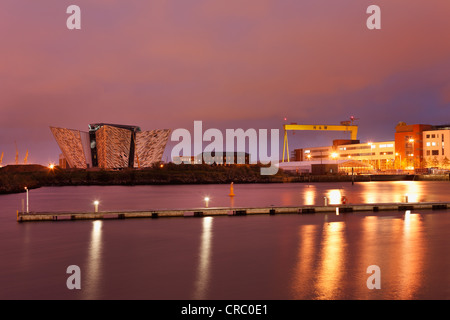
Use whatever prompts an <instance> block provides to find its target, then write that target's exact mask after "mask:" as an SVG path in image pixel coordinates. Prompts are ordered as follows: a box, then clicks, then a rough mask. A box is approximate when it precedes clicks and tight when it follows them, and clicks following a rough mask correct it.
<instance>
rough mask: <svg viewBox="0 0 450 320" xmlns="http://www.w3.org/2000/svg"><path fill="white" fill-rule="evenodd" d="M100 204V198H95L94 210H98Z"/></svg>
mask: <svg viewBox="0 0 450 320" xmlns="http://www.w3.org/2000/svg"><path fill="white" fill-rule="evenodd" d="M98 204H99V202H98V200H95V201H94V212H98Z"/></svg>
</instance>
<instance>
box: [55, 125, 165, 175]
mask: <svg viewBox="0 0 450 320" xmlns="http://www.w3.org/2000/svg"><path fill="white" fill-rule="evenodd" d="M50 130H51V131H52V133H53V136H54V137H55V139H56V142H57V143H58V145H59V147H60V149H61V152H62V154H63V158H60V162H61V163H63V162H64V161H65V162H66V164H67V166H68V167H70V168H79V169H87V168H96V167H99V168H103V169H120V168H143V167H150V166H152V165H153V164H154V163H157V162H160V161H161V158H162V155H163V153H164V149H165V146H166V144H167V140H168V139H169V134H170V131H171V130H168V129H161V130H151V131H141V129H140V128H139V127H137V126H128V125H117V124H105V123H96V124H90V125H89V132H83V131H79V130H72V129H66V128H56V127H50Z"/></svg>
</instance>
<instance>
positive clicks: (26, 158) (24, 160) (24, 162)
mask: <svg viewBox="0 0 450 320" xmlns="http://www.w3.org/2000/svg"><path fill="white" fill-rule="evenodd" d="M27 161H28V149H27V153H26V154H25V158H24V159H23V164H27Z"/></svg>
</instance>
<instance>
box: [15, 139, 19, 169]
mask: <svg viewBox="0 0 450 320" xmlns="http://www.w3.org/2000/svg"><path fill="white" fill-rule="evenodd" d="M14 145H15V146H16V159H15V163H16V164H19V149H17V143H16V141H14Z"/></svg>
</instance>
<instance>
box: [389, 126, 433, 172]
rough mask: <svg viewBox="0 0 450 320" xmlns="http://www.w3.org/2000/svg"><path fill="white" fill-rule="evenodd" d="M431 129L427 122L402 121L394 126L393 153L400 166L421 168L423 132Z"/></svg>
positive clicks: (403, 167)
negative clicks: (408, 123)
mask: <svg viewBox="0 0 450 320" xmlns="http://www.w3.org/2000/svg"><path fill="white" fill-rule="evenodd" d="M432 129H433V126H431V125H428V124H412V125H407V124H406V123H404V122H400V123H399V124H398V125H397V126H396V127H395V155H396V161H397V162H398V163H399V164H400V166H399V167H400V168H402V169H405V168H406V169H414V168H423V132H424V131H427V130H432Z"/></svg>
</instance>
